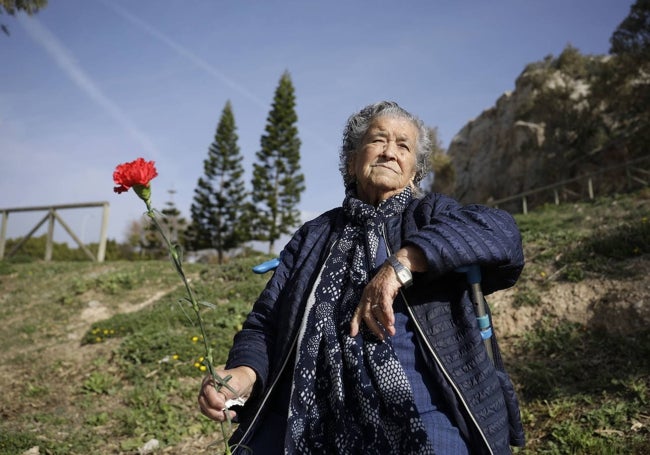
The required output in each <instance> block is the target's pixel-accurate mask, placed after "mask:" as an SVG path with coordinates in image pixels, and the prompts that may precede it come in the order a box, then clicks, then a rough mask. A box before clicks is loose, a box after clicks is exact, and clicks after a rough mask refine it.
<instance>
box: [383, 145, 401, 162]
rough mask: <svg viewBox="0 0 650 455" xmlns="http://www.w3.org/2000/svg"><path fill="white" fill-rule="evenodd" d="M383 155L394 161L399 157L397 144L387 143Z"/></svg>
mask: <svg viewBox="0 0 650 455" xmlns="http://www.w3.org/2000/svg"><path fill="white" fill-rule="evenodd" d="M382 154H383V155H384V156H385V157H386V158H388V159H394V158H395V157H397V144H396V143H395V142H393V141H388V142H386V144H385V145H384V150H383V153H382Z"/></svg>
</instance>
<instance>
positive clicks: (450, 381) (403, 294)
mask: <svg viewBox="0 0 650 455" xmlns="http://www.w3.org/2000/svg"><path fill="white" fill-rule="evenodd" d="M382 234H383V236H384V243H385V244H386V252H387V253H388V255H389V256H390V255H391V254H393V252H392V251H391V249H390V245H389V244H388V237H387V236H386V225H385V224H382ZM399 292H400V294H401V296H402V299H404V306H405V307H406V311H408V314H409V316H410V317H411V320H412V321H413V325H414V326H415V328H416V330H417V332H418V334H419V335H420V339H422V340H423V341H424V343H425V344H426V346H427V348H428V350H429V353H430V354H431V356H432V357H433V359H434V361H435V362H436V364H438V367H439V368H440V371H442V374H443V375H444V376H445V378H446V379H447V382H448V383H449V384H450V385H451V387H452V388H453V389H454V392H455V393H456V396H457V397H458V399H459V400H460V402H461V403H463V406H465V410H466V411H467V414H468V415H469V417H470V419H471V420H472V423H473V424H474V426H475V427H476V429H477V430H478V432H479V434H480V435H481V438H483V442H484V443H485V446H486V447H487V449H488V451H489V452H490V454H491V455H494V452H493V451H492V448H491V447H490V444H489V443H488V440H487V438H486V436H485V434H484V433H483V429H482V428H481V427H480V425H479V424H478V422H477V421H476V419H475V418H474V415H473V414H472V411H471V410H470V409H469V406H468V404H467V402H466V401H465V398H464V397H463V395H462V393H460V389H459V388H458V386H457V385H456V383H455V382H454V380H453V379H452V377H451V375H450V374H449V372H448V371H447V370H446V369H445V367H444V365H443V364H442V361H441V360H440V358H439V357H438V354H437V353H436V351H435V350H434V349H433V346H431V343H430V342H429V339H428V338H427V337H426V336H425V334H424V331H423V330H422V326H421V325H420V322H419V321H418V320H417V318H416V317H415V314H414V313H413V310H412V309H411V305H409V302H408V300H407V299H406V295H405V293H404V291H403V290H402V288H400V290H399Z"/></svg>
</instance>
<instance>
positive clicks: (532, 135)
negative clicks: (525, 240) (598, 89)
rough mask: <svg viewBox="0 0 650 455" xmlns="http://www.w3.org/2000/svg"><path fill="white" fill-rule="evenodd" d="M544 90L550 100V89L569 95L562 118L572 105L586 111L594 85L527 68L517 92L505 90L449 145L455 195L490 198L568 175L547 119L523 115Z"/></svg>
mask: <svg viewBox="0 0 650 455" xmlns="http://www.w3.org/2000/svg"><path fill="white" fill-rule="evenodd" d="M542 92H544V93H545V96H546V99H545V102H546V103H548V99H549V96H548V93H549V92H557V93H562V94H563V97H564V102H565V103H566V104H565V105H564V106H563V108H562V109H560V113H556V114H557V115H555V114H553V115H552V116H551V118H556V117H557V116H560V115H563V114H566V110H567V109H569V110H572V111H575V112H580V111H581V110H582V109H583V108H584V107H585V103H586V100H587V97H588V95H589V85H588V84H587V83H585V82H584V81H583V80H580V79H575V78H572V77H571V76H569V75H567V74H565V73H563V72H561V71H557V70H556V71H546V72H545V73H542V71H540V70H536V69H531V70H529V71H524V72H523V73H522V74H521V75H520V76H519V78H518V79H517V81H516V89H515V90H514V91H512V92H506V93H504V94H503V95H502V96H501V97H500V98H499V99H498V100H497V102H496V105H495V106H494V107H492V108H490V109H487V110H485V111H484V112H483V113H481V115H479V116H478V117H477V118H475V119H474V120H471V121H470V122H469V123H467V125H465V126H464V127H463V128H462V129H461V131H460V132H459V133H458V134H457V135H456V136H455V137H454V138H453V139H452V141H451V144H450V145H449V149H448V154H449V157H450V159H451V163H452V166H453V167H454V170H455V173H456V182H455V189H454V192H453V194H454V196H455V197H456V198H458V199H459V200H460V201H461V202H463V203H489V202H490V201H493V200H498V199H501V198H505V197H509V196H513V195H516V194H519V193H521V192H524V191H527V190H530V189H535V188H539V187H541V186H544V185H547V184H549V183H554V182H555V181H557V180H560V179H562V178H563V177H564V178H566V175H564V176H562V175H558V174H560V173H561V172H558V170H562V169H564V166H563V165H560V164H559V161H558V154H557V153H556V152H557V151H558V150H559V148H558V147H556V146H555V144H552V143H550V142H549V140H548V138H547V135H548V134H549V133H548V131H547V130H548V128H547V125H546V123H545V122H544V121H539V122H537V123H536V122H533V121H524V120H522V118H523V117H525V115H522V113H525V112H530V110H531V106H535V103H537V102H538V99H539V98H540V93H542ZM551 98H552V97H551ZM566 106H570V107H568V108H566ZM529 117H530V116H529ZM556 131H557V130H556ZM566 133H567V134H566V135H565V136H570V135H571V134H578V133H573V132H571V131H567V132H566Z"/></svg>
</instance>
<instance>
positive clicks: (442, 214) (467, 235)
mask: <svg viewBox="0 0 650 455" xmlns="http://www.w3.org/2000/svg"><path fill="white" fill-rule="evenodd" d="M416 212H417V214H416V216H414V218H413V223H415V224H416V225H417V227H416V228H414V229H408V230H407V234H406V236H405V237H404V240H403V245H414V246H417V247H418V248H420V249H421V250H422V251H423V252H424V254H425V256H426V259H427V263H428V267H429V271H430V272H431V273H432V274H433V275H434V276H441V275H444V274H446V273H449V272H453V271H455V270H456V269H458V268H459V267H462V266H466V265H472V264H478V265H479V266H480V267H481V272H482V275H483V281H482V286H483V291H484V292H485V293H486V294H487V293H490V292H494V291H496V290H499V289H505V288H508V287H510V286H512V285H514V284H515V282H516V281H517V279H518V277H519V275H520V273H521V270H522V269H523V266H524V255H523V248H522V244H521V234H520V232H519V229H518V227H517V224H516V222H515V220H514V218H513V217H512V215H510V214H509V213H508V212H506V211H503V210H500V209H495V208H490V207H486V206H483V205H468V206H462V205H460V204H459V203H458V202H457V201H455V200H454V199H451V198H449V197H447V196H444V195H441V194H432V195H429V196H427V197H426V198H424V199H423V200H421V201H420V203H419V207H418V208H417V210H416Z"/></svg>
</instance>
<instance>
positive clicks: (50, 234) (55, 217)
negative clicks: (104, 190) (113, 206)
mask: <svg viewBox="0 0 650 455" xmlns="http://www.w3.org/2000/svg"><path fill="white" fill-rule="evenodd" d="M89 207H103V211H102V225H101V228H100V234H99V246H98V248H97V256H94V255H93V253H92V252H91V251H90V250H89V249H88V247H87V246H86V245H84V243H83V242H82V241H81V240H80V239H79V237H77V235H76V234H75V233H74V231H73V230H72V229H71V228H70V226H68V224H67V223H66V222H65V221H63V218H61V216H59V214H58V212H57V211H59V210H65V209H82V208H89ZM43 211H45V212H47V213H46V214H45V216H44V217H43V218H42V219H41V220H40V221H39V222H38V223H36V226H34V227H33V228H32V230H31V231H29V233H28V234H27V235H26V236H25V237H24V238H23V239H22V240H21V241H20V242H18V243H17V244H16V245H15V246H14V247H13V248H12V250H11V251H10V252H9V253H8V255H7V257H11V256H13V255H14V254H16V252H17V251H18V250H19V249H20V248H21V247H22V246H23V245H24V244H25V242H27V240H29V238H30V237H31V236H32V235H34V233H35V232H36V231H37V230H38V229H39V228H40V227H41V226H42V225H43V224H44V223H45V222H46V221H47V222H48V227H47V237H46V243H45V258H44V259H45V260H46V261H51V260H52V250H53V246H54V224H55V222H56V221H58V222H59V224H61V226H62V227H63V229H65V231H66V232H67V233H68V234H69V235H70V237H72V240H74V241H75V242H76V243H77V245H79V248H80V249H81V250H82V251H83V252H84V253H85V254H86V256H88V257H89V258H90V260H91V261H97V262H104V257H105V255H106V241H107V232H108V211H109V204H108V202H84V203H79V204H62V205H43V206H37V207H14V208H7V209H0V213H2V224H0V260H2V259H4V256H5V254H4V253H5V243H6V236H7V224H8V221H9V214H10V213H12V212H43Z"/></svg>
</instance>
